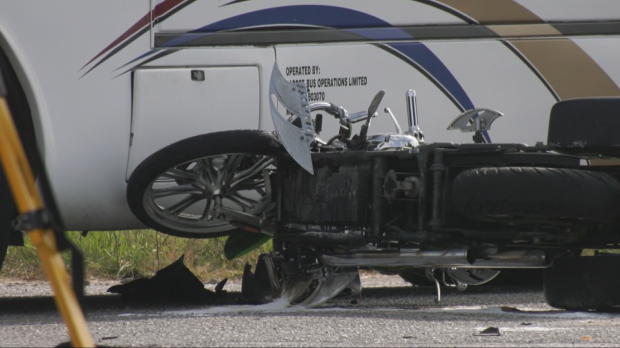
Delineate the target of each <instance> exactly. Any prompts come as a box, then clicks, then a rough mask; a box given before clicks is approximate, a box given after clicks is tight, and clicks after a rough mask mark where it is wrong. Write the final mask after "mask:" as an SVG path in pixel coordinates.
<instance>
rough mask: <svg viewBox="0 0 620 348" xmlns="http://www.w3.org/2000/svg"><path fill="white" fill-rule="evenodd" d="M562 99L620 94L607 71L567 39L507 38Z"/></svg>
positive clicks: (619, 89)
mask: <svg viewBox="0 0 620 348" xmlns="http://www.w3.org/2000/svg"><path fill="white" fill-rule="evenodd" d="M509 42H510V43H511V44H512V45H513V46H514V47H515V48H517V49H518V50H519V52H521V54H522V55H523V56H524V57H525V58H526V59H527V60H528V61H530V63H532V65H533V66H534V67H535V68H536V69H537V70H538V71H539V72H540V74H541V75H542V76H543V77H544V78H545V80H546V81H547V82H548V83H549V85H550V86H551V87H552V88H553V90H554V91H555V92H556V94H557V95H558V97H559V98H560V99H561V100H563V99H570V98H579V97H595V96H620V88H618V86H617V85H616V84H615V83H614V82H613V81H612V79H611V78H610V77H609V75H607V73H606V72H605V71H604V70H603V69H602V68H601V67H600V66H599V65H598V64H597V63H596V62H595V61H594V60H593V59H592V58H591V57H590V56H589V55H588V54H587V53H586V52H584V51H583V50H582V49H581V47H579V46H577V44H576V43H574V42H573V41H572V40H570V39H549V40H509Z"/></svg>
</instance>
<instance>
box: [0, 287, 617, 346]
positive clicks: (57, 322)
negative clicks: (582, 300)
mask: <svg viewBox="0 0 620 348" xmlns="http://www.w3.org/2000/svg"><path fill="white" fill-rule="evenodd" d="M115 284H117V283H116V282H96V281H92V282H91V284H90V285H88V286H87V287H86V290H87V295H88V296H87V300H86V306H87V311H88V313H87V320H88V325H89V328H90V330H91V333H92V334H93V336H94V338H95V340H96V342H97V344H98V345H104V346H132V347H165V346H270V347H271V346H297V347H305V346H347V347H351V346H493V347H499V346H529V347H537V346H545V347H549V346H562V347H566V346H588V347H604V346H618V344H619V343H620V314H616V313H596V312H584V313H572V312H566V311H560V310H556V309H553V308H551V307H549V306H548V305H547V304H546V303H545V302H544V298H543V294H542V289H541V287H540V286H503V287H495V286H491V285H489V286H483V287H478V288H475V287H472V288H470V289H468V290H467V291H465V292H458V291H456V290H453V289H445V288H444V289H442V301H441V302H440V303H439V304H436V303H435V297H436V293H435V289H434V288H416V287H412V286H410V285H409V284H408V283H405V282H404V281H402V280H401V279H400V278H399V277H397V276H384V275H365V276H363V277H362V285H363V286H364V291H363V299H362V300H361V301H359V302H358V303H357V304H351V302H350V298H347V297H344V298H340V299H336V300H333V301H331V302H329V303H327V304H325V305H323V306H320V307H319V308H313V309H301V308H296V307H285V306H283V305H281V304H279V303H273V304H269V305H263V306H248V305H239V304H238V303H237V302H236V299H237V298H238V296H239V291H240V284H239V283H236V282H231V283H230V284H227V285H226V287H225V289H227V290H228V291H229V294H228V296H227V297H226V298H224V299H221V300H218V301H216V302H209V303H178V302H177V303H163V302H149V303H147V302H138V303H136V302H132V303H128V302H123V301H121V300H120V298H119V297H118V296H116V295H110V294H107V293H106V290H107V288H108V287H110V286H112V285H115ZM206 286H207V287H213V286H214V285H212V284H208V285H206ZM50 295H51V291H50V288H49V286H48V285H47V284H46V283H45V282H30V281H10V280H0V346H3V347H4V346H48V347H50V346H55V345H57V344H59V343H61V342H64V341H67V340H68V335H67V331H66V329H65V327H64V324H63V322H62V320H61V318H60V316H59V315H58V314H57V312H56V311H55V307H54V304H53V300H52V298H51V297H50ZM487 327H497V328H499V331H500V336H477V334H478V333H479V332H481V331H482V330H484V329H485V328H487Z"/></svg>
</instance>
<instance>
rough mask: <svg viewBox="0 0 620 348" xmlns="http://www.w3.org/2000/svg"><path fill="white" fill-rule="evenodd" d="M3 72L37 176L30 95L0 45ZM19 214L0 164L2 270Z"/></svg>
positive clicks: (11, 109) (0, 265) (0, 259)
mask: <svg viewBox="0 0 620 348" xmlns="http://www.w3.org/2000/svg"><path fill="white" fill-rule="evenodd" d="M0 73H1V74H0V75H2V78H3V80H4V84H5V87H6V90H7V95H6V100H7V104H8V106H9V110H10V111H11V116H12V117H13V122H14V123H15V127H16V128H17V133H18V135H19V139H20V141H21V143H22V146H23V147H24V151H25V152H26V157H27V159H28V163H29V164H30V167H31V169H32V172H33V174H34V175H35V176H36V175H37V173H38V172H39V168H38V167H37V166H36V165H35V164H36V163H35V162H34V158H36V153H37V151H38V150H37V145H36V138H35V132H34V124H33V122H32V116H31V112H30V106H29V104H28V99H27V98H26V94H25V93H24V89H23V88H22V86H21V84H20V82H19V79H18V77H17V74H16V72H15V69H13V66H12V65H11V63H10V62H9V59H8V57H7V56H6V54H5V53H4V51H3V50H2V49H0ZM16 216H17V207H16V206H15V202H14V201H13V194H12V192H11V191H10V189H9V186H8V183H7V182H6V178H5V175H4V169H3V168H2V166H1V165H0V270H2V264H3V263H4V259H5V257H6V253H7V249H8V246H9V245H11V235H12V233H13V220H14V219H15V217H16Z"/></svg>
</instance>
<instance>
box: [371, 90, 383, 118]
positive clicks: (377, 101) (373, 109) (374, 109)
mask: <svg viewBox="0 0 620 348" xmlns="http://www.w3.org/2000/svg"><path fill="white" fill-rule="evenodd" d="M384 95H385V91H384V90H380V91H379V92H378V93H377V94H376V95H375V97H374V98H372V102H370V106H369V107H368V120H370V119H371V118H372V115H374V114H375V112H377V110H378V109H379V104H381V100H382V99H383V96H384Z"/></svg>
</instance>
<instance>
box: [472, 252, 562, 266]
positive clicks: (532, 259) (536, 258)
mask: <svg viewBox="0 0 620 348" xmlns="http://www.w3.org/2000/svg"><path fill="white" fill-rule="evenodd" d="M549 266H551V259H550V258H548V257H547V253H545V252H544V251H542V250H511V251H501V252H497V253H493V254H487V255H485V256H483V257H482V258H480V259H476V260H475V261H474V263H473V264H472V265H471V267H472V268H547V267H549Z"/></svg>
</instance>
